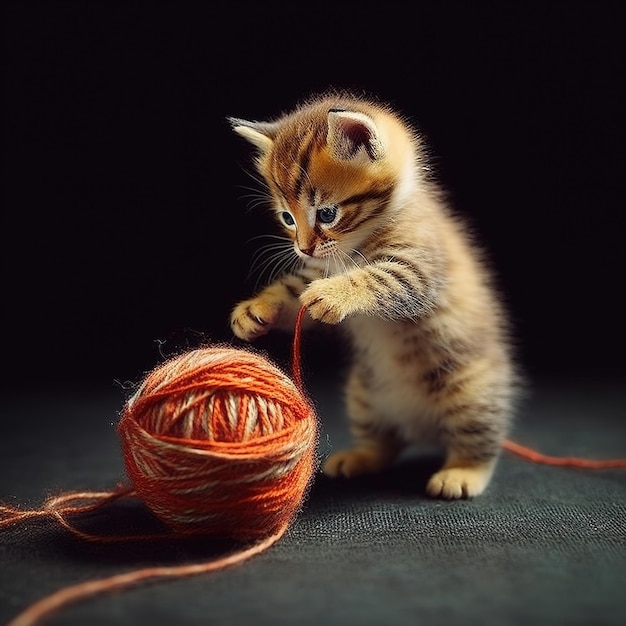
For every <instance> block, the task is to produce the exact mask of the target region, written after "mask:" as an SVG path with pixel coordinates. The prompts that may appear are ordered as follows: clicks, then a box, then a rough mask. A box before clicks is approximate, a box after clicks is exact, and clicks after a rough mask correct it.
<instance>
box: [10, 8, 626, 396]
mask: <svg viewBox="0 0 626 626" xmlns="http://www.w3.org/2000/svg"><path fill="white" fill-rule="evenodd" d="M622 4H623V3H622V2H603V1H596V2H563V3H559V2H537V3H527V2H519V3H504V2H501V3H484V2H476V3H473V2H472V3H470V2H459V3H453V2H434V3H420V2H415V3H407V2H390V1H386V2H384V3H368V2H358V3H340V2H334V3H326V2H317V3H315V2H306V3H285V5H284V6H281V5H279V4H272V3H250V4H247V3H229V4H225V3H210V2H206V3H197V4H193V3H182V2H171V3H157V2H144V3H139V2H101V3H100V2H88V1H83V2H73V3H72V2H54V1H47V2H39V3H38V2H19V3H11V2H9V3H5V5H4V9H3V17H2V25H3V47H4V51H3V88H4V91H3V97H4V113H3V121H4V124H3V139H2V150H3V164H2V176H3V179H2V192H3V208H2V225H1V235H2V316H3V319H2V335H1V341H2V344H1V350H2V357H3V358H2V360H3V361H4V367H3V372H4V373H3V375H2V384H3V386H4V387H5V388H6V389H8V390H19V389H25V390H30V391H33V390H42V389H45V388H47V387H54V388H75V387H81V388H82V387H88V386H91V385H95V386H98V387H113V386H115V385H116V384H117V383H116V382H115V381H125V380H131V381H136V380H137V379H138V378H140V377H141V375H142V373H143V372H145V371H146V370H147V369H149V368H151V367H152V366H153V365H154V364H155V363H156V362H157V361H159V360H160V359H161V358H162V357H161V354H162V353H164V352H165V353H167V352H173V351H176V350H178V349H180V348H183V347H185V346H192V345H195V344H197V343H198V342H201V341H231V340H232V335H231V333H230V331H229V328H228V315H229V312H230V310H231V308H232V306H233V304H234V303H235V301H236V300H237V299H239V298H242V297H244V296H247V295H248V294H249V292H250V290H251V289H252V285H253V281H252V280H249V279H248V270H249V267H250V262H251V258H252V254H253V252H254V250H255V247H254V242H250V241H249V240H250V238H251V237H253V236H255V235H258V234H262V232H267V230H266V229H267V225H268V223H267V220H266V219H265V218H264V217H263V216H262V213H261V210H248V203H249V198H246V195H247V194H249V193H251V192H250V190H249V189H247V187H256V188H257V189H258V186H257V185H255V183H254V181H253V179H252V178H251V177H250V176H249V175H248V174H247V173H246V172H245V169H250V159H249V157H250V151H249V149H248V147H247V146H246V145H245V144H244V142H243V141H242V140H240V139H239V138H238V137H236V136H235V135H234V134H233V133H232V131H231V130H230V129H229V127H228V125H227V123H226V121H225V118H226V116H229V115H233V116H238V117H248V118H253V119H263V118H266V117H270V116H273V115H276V114H279V113H280V112H282V111H284V110H286V109H289V108H291V107H292V106H293V105H294V104H295V103H296V102H297V101H298V100H300V99H301V98H303V97H305V96H308V95H309V94H310V93H311V92H314V91H318V90H323V89H326V88H328V87H337V88H342V87H346V88H351V89H355V90H357V91H359V92H366V93H369V94H372V95H374V96H376V97H379V98H380V99H382V100H386V101H389V102H391V103H392V104H394V105H395V106H396V107H397V108H399V109H400V110H401V111H402V112H404V113H405V114H407V115H408V116H409V117H410V118H411V119H412V120H414V121H415V122H416V123H417V124H418V125H419V127H420V128H421V129H422V131H423V132H424V134H425V136H426V137H427V140H428V142H429V144H430V147H431V152H432V155H433V165H434V167H435V170H436V172H437V174H438V177H439V178H440V180H441V181H442V182H443V184H444V185H445V186H446V187H447V188H448V190H449V192H450V195H451V198H452V199H453V201H454V203H455V205H456V207H457V209H458V210H459V211H460V212H462V213H464V214H465V215H467V216H468V219H470V221H471V223H472V224H473V225H474V226H475V228H476V229H477V231H478V232H479V233H480V236H481V239H482V241H483V243H484V244H485V246H486V247H487V249H488V250H489V253H490V255H491V258H492V260H493V264H494V266H495V267H496V269H497V272H498V276H499V281H500V285H501V287H502V291H503V294H504V296H505V297H506V299H507V301H508V303H509V306H510V308H511V311H512V314H513V318H514V321H515V324H516V328H517V336H518V342H519V344H520V360H521V361H522V362H523V365H524V367H525V368H526V370H527V371H528V372H529V374H530V376H531V377H536V378H542V377H560V378H565V379H566V380H580V379H581V378H584V379H588V380H589V379H593V380H597V379H601V378H607V377H619V376H623V374H624V362H623V356H622V355H623V349H624V343H625V342H624V321H623V320H624V314H623V305H622V304H621V300H622V296H623V294H622V291H623V283H624V281H623V270H624V267H625V263H624V261H625V260H626V254H625V252H624V228H623V227H624V217H623V213H624V208H625V207H624V197H625V188H624V187H625V185H624V178H625V177H624V145H625V139H626V138H625V136H624V115H623V110H624V109H625V108H626V106H625V105H626V102H625V97H624V76H625V71H626V63H625V54H624V52H625V51H624V41H625V37H624V33H625V32H626V28H625V27H626V24H625V23H624V15H623V9H622V8H621V7H622ZM277 343H280V340H277ZM275 345H277V344H273V343H271V342H266V343H265V344H263V345H262V346H261V347H267V348H268V349H270V350H273V349H274V346H275ZM276 349H277V350H278V349H279V348H276ZM306 350H308V353H307V355H311V358H313V357H315V358H319V363H320V365H321V366H324V364H325V363H326V364H330V363H333V360H334V359H336V358H337V350H336V349H334V348H333V346H332V345H329V344H324V343H321V344H318V343H315V345H308V346H307V347H306ZM326 350H328V352H326Z"/></svg>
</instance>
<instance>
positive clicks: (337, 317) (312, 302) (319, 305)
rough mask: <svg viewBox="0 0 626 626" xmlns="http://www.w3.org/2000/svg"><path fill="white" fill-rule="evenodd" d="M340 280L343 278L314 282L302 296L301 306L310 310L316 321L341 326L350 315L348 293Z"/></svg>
mask: <svg viewBox="0 0 626 626" xmlns="http://www.w3.org/2000/svg"><path fill="white" fill-rule="evenodd" d="M339 278H342V277H333V278H324V279H320V280H314V281H313V282H312V283H311V284H310V285H309V286H308V287H307V288H306V289H305V290H304V292H303V293H302V294H301V296H300V304H302V305H303V306H305V307H306V308H307V309H308V312H309V315H310V316H311V317H312V318H313V319H314V320H318V321H320V322H324V323H325V324H339V322H341V321H342V320H343V319H344V318H345V317H346V315H347V314H348V311H347V310H346V302H347V300H346V291H345V289H342V281H341V280H339Z"/></svg>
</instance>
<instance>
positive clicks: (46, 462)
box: [0, 381, 626, 626]
mask: <svg viewBox="0 0 626 626" xmlns="http://www.w3.org/2000/svg"><path fill="white" fill-rule="evenodd" d="M310 391H311V394H312V396H313V397H314V400H315V402H316V404H317V409H318V413H319V416H320V419H321V422H322V426H321V438H320V457H323V456H324V455H326V454H328V453H329V452H330V451H331V450H332V449H334V448H339V447H342V446H343V445H345V444H346V443H347V442H348V434H347V425H346V424H345V422H344V419H343V409H342V407H341V405H340V401H339V398H340V396H339V393H338V389H337V388H336V386H335V384H334V383H329V382H323V381H318V382H315V383H312V384H311V390H310ZM123 400H124V393H123V392H121V391H120V392H119V393H118V392H113V393H109V392H97V391H94V392H90V393H87V392H84V393H76V394H58V395H51V396H46V397H43V396H42V397H31V398H19V399H18V398H9V399H6V400H5V403H4V404H3V428H4V434H3V436H2V438H1V439H0V499H1V500H3V501H5V502H8V503H10V504H13V505H16V504H19V505H20V506H37V505H38V504H39V503H40V502H41V500H42V499H43V497H45V496H46V495H49V494H50V493H55V492H65V491H69V490H93V489H109V488H112V487H113V486H115V485H116V484H117V483H118V482H119V481H120V480H121V479H123V478H124V474H123V464H122V458H121V452H120V450H119V442H118V440H117V435H116V432H115V426H116V424H117V419H118V414H119V410H120V409H121V406H122V403H123ZM625 408H626V393H625V392H624V390H623V389H620V388H619V387H618V386H609V385H604V386H598V385H591V384H589V383H580V384H579V383H570V384H568V385H551V386H543V387H539V388H538V389H537V390H536V392H535V393H534V395H533V396H532V397H531V398H530V399H529V400H528V401H527V402H526V403H525V405H524V406H523V407H522V410H521V412H520V415H519V418H518V420H517V423H516V427H515V430H514V432H513V433H512V437H511V438H512V439H514V440H515V441H517V442H519V443H522V444H524V445H527V446H530V447H533V448H535V449H539V450H541V451H542V452H544V453H547V454H554V455H568V456H572V455H576V456H585V457H589V458H608V457H626V420H625V419H624V409H625ZM439 461H440V459H439V458H438V456H437V453H436V452H435V451H430V450H417V451H414V452H413V453H411V454H409V455H407V457H406V458H404V459H402V461H401V462H400V463H399V464H398V465H397V466H396V467H394V468H392V469H391V470H389V471H388V472H386V473H384V474H382V475H379V476H376V477H370V478H363V479H357V480H351V481H347V480H330V479H328V478H326V477H324V476H322V475H321V474H318V475H316V477H315V480H314V483H313V486H312V488H311V490H310V493H309V496H308V499H307V500H306V502H305V503H304V507H303V510H302V512H301V514H300V516H299V517H298V519H297V520H296V522H295V523H294V525H293V526H292V528H291V530H290V531H289V533H288V534H287V536H285V537H284V538H283V539H282V540H281V541H280V542H279V543H278V544H277V545H276V546H274V547H273V548H271V549H270V550H269V551H267V552H265V553H263V554H262V555H260V556H258V557H256V558H254V559H253V560H251V561H248V562H246V563H244V564H242V565H239V566H237V567H234V568H231V569H227V570H224V571H222V572H217V573H213V574H208V575H204V576H200V577H196V578H190V579H185V580H181V581H176V582H160V583H153V584H148V585H145V586H142V587H138V588H134V589H130V590H127V591H124V592H121V593H114V594H110V595H104V596H100V597H96V598H91V599H88V600H86V601H85V602H83V603H80V604H77V605H74V606H71V607H68V608H67V609H65V610H63V611H62V612H60V613H58V614H56V615H55V616H54V617H52V618H51V619H49V620H48V621H47V622H46V623H49V624H52V625H53V624H59V625H61V624H63V625H68V626H73V625H78V624H81V625H84V624H89V625H90V626H100V625H104V624H107V625H110V624H113V623H114V624H120V625H125V624H128V625H130V624H137V623H154V624H160V623H163V624H181V625H185V624H211V625H213V624H215V625H221V624H268V625H269V624H272V625H273V626H276V625H277V624H278V625H281V624H285V625H286V624H294V623H298V624H304V625H309V624H310V625H318V624H326V625H327V626H328V625H335V624H337V625H339V624H359V625H361V626H363V625H370V624H372V625H373V624H381V625H389V624H393V625H394V626H403V625H405V624H406V625H407V626H408V625H409V624H411V625H413V624H442V625H443V624H445V625H446V626H450V625H455V624H459V625H461V624H462V625H463V626H467V625H468V624H476V625H478V624H481V625H485V624H535V625H540V624H570V625H577V624H580V625H581V626H582V625H583V624H584V625H587V624H592V623H593V624H595V625H598V626H600V625H603V624H604V625H615V626H617V625H621V624H623V623H624V616H625V615H626V593H625V592H624V580H625V579H626V470H623V469H611V470H578V469H569V468H555V467H548V466H545V465H537V464H533V463H531V462H529V461H526V460H523V459H520V458H518V457H516V456H513V455H511V454H509V453H506V452H505V453H503V456H502V459H501V461H500V464H499V466H498V469H497V471H496V474H495V477H494V479H493V482H492V484H491V485H490V487H489V489H488V490H487V492H486V493H485V494H484V495H482V496H481V497H478V498H476V499H474V500H469V501H458V502H445V501H438V500H431V499H429V498H427V497H426V496H425V495H424V485H425V482H426V480H427V478H428V476H429V474H430V472H431V471H432V470H433V469H435V468H436V467H437V464H438V463H439ZM78 523H79V525H80V526H81V528H84V529H86V530H89V531H92V532H101V533H110V534H116V533H117V534H127V533H130V532H133V533H134V532H141V531H149V530H153V529H154V528H155V527H156V522H154V520H153V519H152V518H151V516H150V515H149V514H148V513H146V511H145V509H144V508H143V507H142V506H141V504H139V503H136V502H120V503H117V504H115V505H113V506H111V507H110V508H107V509H103V510H101V511H99V512H98V513H96V514H92V515H90V516H88V517H86V518H84V519H81V520H80V521H79V522H78ZM234 547H236V546H234V545H233V544H230V543H229V542H227V541H224V540H219V539H217V538H207V539H194V540H176V539H172V540H171V541H169V540H168V541H165V542H163V541H159V542H153V543H150V542H148V543H141V544H137V543H133V544H126V543H123V544H119V545H118V544H108V545H94V544H90V543H86V542H84V541H82V540H80V539H77V538H74V537H72V536H69V535H68V533H67V532H66V531H64V530H62V529H60V528H59V527H57V526H55V525H54V524H52V523H49V522H40V521H35V522H29V523H27V524H24V525H22V526H18V527H15V528H13V529H9V530H4V531H2V532H1V533H0V624H4V623H6V622H7V621H8V620H9V619H10V618H11V617H12V616H14V615H16V614H17V613H18V612H20V611H21V610H23V609H24V608H25V607H26V606H27V605H29V604H30V603H32V602H34V601H36V600H38V599H39V598H41V597H43V596H45V595H47V594H49V593H51V592H53V591H55V590H57V589H59V588H61V587H63V586H66V585H70V584H74V583H77V582H81V581H84V580H89V579H94V578H101V577H105V576H110V575H113V574H118V573H121V572H125V571H129V570H133V569H136V568H139V567H146V566H150V565H162V564H167V565H176V564H182V563H192V562H199V561H203V560H208V559H211V558H213V557H216V556H221V555H224V554H226V553H227V552H228V551H229V550H231V549H233V548H234ZM144 620H146V621H145V622H144Z"/></svg>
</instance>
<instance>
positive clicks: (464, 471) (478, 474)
mask: <svg viewBox="0 0 626 626" xmlns="http://www.w3.org/2000/svg"><path fill="white" fill-rule="evenodd" d="M490 477H491V470H490V469H487V468H484V467H449V468H444V469H442V470H440V471H438V472H437V473H436V474H433V476H431V478H430V480H429V481H428V485H426V491H427V493H428V495H430V496H432V497H433V498H446V499H448V500H458V499H459V498H471V497H473V496H478V495H480V494H481V493H482V492H483V491H484V490H485V487H487V485H488V483H489V479H490Z"/></svg>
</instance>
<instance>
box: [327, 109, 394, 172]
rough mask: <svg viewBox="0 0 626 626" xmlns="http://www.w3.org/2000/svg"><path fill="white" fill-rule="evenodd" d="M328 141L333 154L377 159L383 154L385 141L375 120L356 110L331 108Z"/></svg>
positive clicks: (342, 157)
mask: <svg viewBox="0 0 626 626" xmlns="http://www.w3.org/2000/svg"><path fill="white" fill-rule="evenodd" d="M326 141H327V143H328V146H329V147H330V149H331V151H332V153H333V155H334V156H335V157H337V158H338V159H342V160H351V159H357V158H360V159H364V158H365V159H368V160H370V161H375V160H376V159H379V158H380V157H381V156H382V155H383V143H382V141H381V140H380V136H379V132H378V129H377V128H376V124H375V123H374V120H373V119H372V118H371V117H369V116H368V115H365V114H364V113H358V112H356V111H344V110H343V109H330V110H329V111H328V136H327V138H326Z"/></svg>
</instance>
